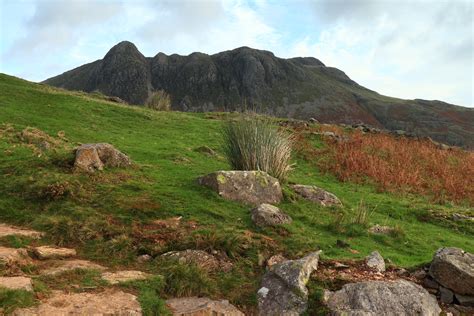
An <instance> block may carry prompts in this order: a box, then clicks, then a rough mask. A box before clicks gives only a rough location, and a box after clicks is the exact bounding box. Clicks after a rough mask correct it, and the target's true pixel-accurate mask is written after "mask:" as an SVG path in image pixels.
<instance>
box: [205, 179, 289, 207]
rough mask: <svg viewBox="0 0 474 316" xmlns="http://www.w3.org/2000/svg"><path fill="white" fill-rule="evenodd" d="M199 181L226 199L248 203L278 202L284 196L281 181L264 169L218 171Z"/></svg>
mask: <svg viewBox="0 0 474 316" xmlns="http://www.w3.org/2000/svg"><path fill="white" fill-rule="evenodd" d="M198 182H199V184H201V185H204V186H206V187H209V188H211V189H212V190H214V191H215V192H217V193H218V194H219V195H220V196H222V197H223V198H225V199H228V200H233V201H239V202H243V203H246V204H253V205H258V204H261V203H268V204H277V203H279V202H280V201H281V199H282V198H283V194H282V192H281V187H280V182H278V180H277V179H275V178H273V177H272V176H270V175H268V174H267V173H266V172H263V171H217V172H213V173H211V174H208V175H206V176H204V177H201V178H199V179H198Z"/></svg>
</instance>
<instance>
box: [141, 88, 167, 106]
mask: <svg viewBox="0 0 474 316" xmlns="http://www.w3.org/2000/svg"><path fill="white" fill-rule="evenodd" d="M146 106H147V107H148V108H150V109H153V110H156V111H169V110H170V109H171V97H170V95H169V94H168V93H166V91H164V90H158V91H155V92H153V93H152V95H151V96H150V97H149V99H148V101H147V103H146Z"/></svg>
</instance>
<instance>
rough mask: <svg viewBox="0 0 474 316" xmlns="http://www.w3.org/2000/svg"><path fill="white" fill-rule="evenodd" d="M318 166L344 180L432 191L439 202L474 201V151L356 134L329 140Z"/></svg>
mask: <svg viewBox="0 0 474 316" xmlns="http://www.w3.org/2000/svg"><path fill="white" fill-rule="evenodd" d="M328 145H329V150H328V152H325V153H324V154H323V155H322V156H323V157H321V158H322V159H320V163H319V167H320V168H321V169H322V170H325V171H329V172H331V173H333V174H335V175H336V176H337V178H338V179H339V180H341V181H354V182H359V183H364V182H371V183H374V184H375V185H376V186H377V188H378V189H379V191H389V192H395V191H396V192H408V193H415V194H425V195H428V196H431V197H432V198H433V200H434V201H435V202H438V203H444V202H446V201H454V202H460V203H463V202H467V203H468V204H469V205H474V180H473V179H474V153H472V152H468V151H463V150H461V149H451V150H443V149H440V148H438V147H437V146H436V144H434V143H432V142H430V141H429V140H417V139H412V138H405V137H401V138H395V137H392V136H390V135H386V134H365V135H362V134H360V133H353V134H352V135H351V139H350V140H349V141H346V142H328Z"/></svg>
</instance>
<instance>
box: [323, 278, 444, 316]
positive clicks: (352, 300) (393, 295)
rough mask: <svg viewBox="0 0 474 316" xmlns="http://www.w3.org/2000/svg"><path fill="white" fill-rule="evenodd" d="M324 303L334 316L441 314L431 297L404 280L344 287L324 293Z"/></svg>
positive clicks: (423, 290) (361, 283) (351, 284)
mask: <svg viewBox="0 0 474 316" xmlns="http://www.w3.org/2000/svg"><path fill="white" fill-rule="evenodd" d="M325 301H326V304H327V306H328V308H329V310H330V311H331V315H334V316H339V315H340V316H342V315H344V316H362V315H363V316H378V315H391V316H404V315H406V316H411V315H422V316H434V315H439V314H440V312H441V309H440V308H439V306H438V303H437V301H436V298H435V297H434V296H432V295H430V294H429V293H428V292H427V291H426V290H425V289H424V288H422V287H421V286H419V285H417V284H415V283H412V282H409V281H406V280H397V281H388V282H385V281H368V282H359V283H350V284H346V285H344V286H343V287H342V289H341V290H339V291H337V292H327V293H326V295H325Z"/></svg>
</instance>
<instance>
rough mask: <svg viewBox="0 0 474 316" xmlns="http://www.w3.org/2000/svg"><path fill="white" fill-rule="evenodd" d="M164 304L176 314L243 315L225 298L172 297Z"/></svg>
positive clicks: (189, 315) (178, 315) (182, 315)
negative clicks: (217, 299)
mask: <svg viewBox="0 0 474 316" xmlns="http://www.w3.org/2000/svg"><path fill="white" fill-rule="evenodd" d="M166 305H167V306H168V308H169V309H170V310H171V312H172V313H173V315H176V316H212V315H216V316H244V313H242V312H241V311H239V310H238V309H237V308H236V307H235V306H234V305H232V304H230V303H229V301H227V300H221V301H214V300H211V299H209V298H206V297H183V298H172V299H169V300H167V301H166Z"/></svg>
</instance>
